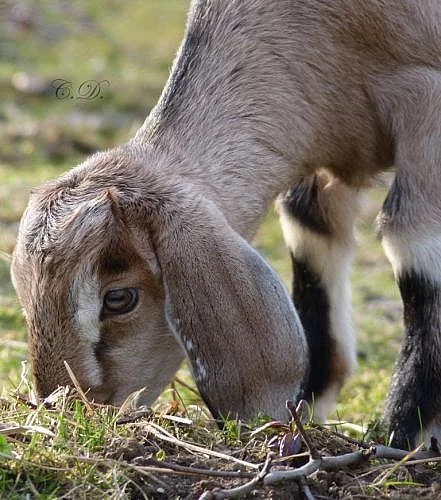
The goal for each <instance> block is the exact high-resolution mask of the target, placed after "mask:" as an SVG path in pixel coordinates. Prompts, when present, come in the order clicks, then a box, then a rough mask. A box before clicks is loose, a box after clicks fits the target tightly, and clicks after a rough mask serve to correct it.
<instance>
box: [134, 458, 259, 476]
mask: <svg viewBox="0 0 441 500" xmlns="http://www.w3.org/2000/svg"><path fill="white" fill-rule="evenodd" d="M149 462H151V463H152V465H146V466H143V465H140V466H136V467H145V468H150V469H151V470H152V472H153V469H154V471H155V472H161V473H177V474H179V475H187V476H189V475H190V476H193V475H196V476H214V477H230V478H247V479H249V478H253V477H254V476H255V474H254V473H252V472H244V471H224V470H211V469H200V468H197V467H186V466H184V465H178V464H173V463H170V462H160V461H159V460H153V459H150V460H149Z"/></svg>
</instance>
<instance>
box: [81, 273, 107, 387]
mask: <svg viewBox="0 0 441 500" xmlns="http://www.w3.org/2000/svg"><path fill="white" fill-rule="evenodd" d="M74 291H75V292H76V295H77V312H76V314H75V321H76V324H77V329H78V334H79V337H80V341H81V342H82V344H83V349H82V352H83V354H84V359H83V360H82V361H83V366H84V367H85V369H86V371H87V380H88V381H89V384H90V385H91V386H98V385H101V384H102V382H103V380H102V370H101V366H100V364H99V363H98V360H97V358H96V355H95V346H96V344H97V343H98V342H99V340H100V321H99V315H100V311H101V300H100V297H99V285H98V281H97V279H96V277H95V276H94V275H93V273H92V272H91V271H90V270H85V271H83V272H82V273H81V274H80V275H79V276H78V277H77V279H76V280H75V284H74Z"/></svg>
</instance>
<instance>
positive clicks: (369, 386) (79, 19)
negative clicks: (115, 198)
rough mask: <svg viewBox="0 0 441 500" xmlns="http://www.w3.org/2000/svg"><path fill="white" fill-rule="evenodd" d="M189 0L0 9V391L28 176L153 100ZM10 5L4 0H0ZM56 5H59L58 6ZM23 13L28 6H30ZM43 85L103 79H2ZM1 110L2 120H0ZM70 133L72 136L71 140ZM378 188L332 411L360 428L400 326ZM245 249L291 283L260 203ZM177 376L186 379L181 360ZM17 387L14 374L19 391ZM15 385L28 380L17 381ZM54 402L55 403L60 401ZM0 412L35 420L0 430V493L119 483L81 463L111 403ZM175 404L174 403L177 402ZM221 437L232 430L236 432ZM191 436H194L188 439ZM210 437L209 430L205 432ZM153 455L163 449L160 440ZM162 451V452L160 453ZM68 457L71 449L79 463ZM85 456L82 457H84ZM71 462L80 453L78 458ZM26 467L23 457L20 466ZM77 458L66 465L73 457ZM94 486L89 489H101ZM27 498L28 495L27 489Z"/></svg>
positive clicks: (109, 419)
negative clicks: (352, 335) (36, 90)
mask: <svg viewBox="0 0 441 500" xmlns="http://www.w3.org/2000/svg"><path fill="white" fill-rule="evenodd" d="M188 3H189V2H188V1H183V0H149V1H145V0H133V1H132V2H130V4H127V5H126V4H125V3H124V2H117V1H116V0H109V1H108V2H106V3H105V8H104V7H103V3H102V2H100V1H98V0H80V1H78V2H74V3H70V4H69V3H65V2H59V1H56V0H52V1H44V2H38V1H37V0H34V1H33V2H30V5H31V7H32V8H33V11H32V12H33V14H32V15H31V20H33V21H32V22H33V23H34V24H33V26H34V27H33V28H30V29H29V28H25V27H22V28H18V27H15V28H14V27H13V26H11V25H8V29H6V28H5V23H6V18H7V17H4V18H2V17H1V16H0V56H3V57H0V92H1V93H2V99H1V100H0V252H2V253H0V395H2V396H3V397H7V394H8V393H9V394H10V393H11V391H13V389H14V388H15V387H17V385H18V384H19V383H20V380H22V377H21V373H22V362H23V361H24V360H25V359H26V344H25V342H26V330H25V325H24V319H23V316H22V313H21V311H20V306H19V304H18V301H17V299H16V297H15V294H14V290H13V287H12V284H11V281H10V278H9V262H8V260H7V258H2V255H10V254H11V252H12V250H13V246H14V241H15V237H16V233H17V228H18V222H19V218H20V216H21V214H22V212H23V210H24V208H25V206H26V202H27V198H28V194H29V191H30V189H31V187H32V186H35V185H38V184H40V183H41V182H43V181H45V180H47V179H50V178H53V177H55V176H56V175H58V174H59V173H61V172H62V171H64V170H66V169H68V168H70V167H71V166H73V165H75V164H76V163H78V162H79V161H81V159H82V158H84V152H82V150H81V148H88V147H90V148H91V149H97V148H104V147H108V146H111V145H113V144H116V143H120V142H122V141H124V140H126V139H127V138H128V137H129V136H130V135H131V134H132V133H133V131H134V130H136V128H137V127H138V126H139V125H140V124H141V123H142V121H143V119H144V117H145V115H146V114H147V112H148V110H149V109H150V108H151V106H152V105H153V104H154V103H155V102H156V100H157V98H158V95H159V93H160V91H161V89H162V86H163V84H164V82H165V80H166V77H167V75H168V71H169V68H170V66H171V62H172V59H173V57H174V53H175V51H176V49H177V47H178V44H179V41H180V38H181V35H182V32H183V29H184V23H185V12H186V10H187V6H188ZM11 5H12V2H8V1H7V2H6V8H7V9H8V8H9V7H8V6H11ZM63 9H65V10H63ZM32 16H33V17H32ZM21 73H24V74H26V75H29V76H30V77H32V78H37V77H38V78H40V79H42V80H43V81H47V82H51V81H52V80H55V79H56V78H63V79H66V80H68V81H71V82H72V88H73V89H74V91H76V90H78V87H79V85H80V84H81V82H83V81H85V80H92V79H93V80H108V81H109V82H110V84H109V85H108V86H106V87H105V88H104V90H103V94H102V97H103V99H95V100H93V101H88V102H81V101H79V100H78V99H66V100H60V99H57V98H56V97H55V96H54V95H53V93H52V94H50V93H42V94H38V95H31V94H27V93H25V92H21V91H17V90H16V89H14V88H13V85H11V82H13V81H15V80H14V79H16V78H17V75H20V74H21ZM3 117H4V119H3ZM78 144H80V145H81V147H80V148H78ZM384 195H385V189H378V190H376V191H374V192H373V194H372V195H371V197H370V198H369V200H368V210H367V214H366V215H365V217H364V218H363V221H362V223H361V224H360V225H359V230H358V232H359V234H358V239H359V243H360V246H359V251H358V253H357V256H356V261H355V267H354V271H353V274H352V285H353V302H354V324H355V328H356V331H357V335H358V339H359V354H360V356H359V365H360V367H359V370H358V372H357V373H356V374H355V375H354V376H353V378H352V379H351V380H350V381H349V382H348V383H347V384H346V386H345V387H344V389H343V392H342V396H341V399H340V402H339V405H338V409H337V412H336V414H335V415H334V416H333V417H335V418H339V419H341V420H343V421H348V422H352V423H356V424H359V425H366V424H368V422H370V421H371V420H375V419H377V418H378V416H379V415H380V414H381V411H382V406H383V402H384V398H385V395H386V392H387V388H388V384H389V379H390V375H391V371H392V369H393V365H394V360H395V357H396V354H397V350H398V347H399V341H400V336H401V331H402V330H401V329H402V327H401V310H400V307H401V306H400V301H399V296H398V292H397V289H396V286H395V284H394V280H393V275H392V271H391V269H390V266H389V264H388V263H387V261H386V259H385V257H384V255H383V253H382V251H381V248H380V244H379V243H378V241H376V238H375V234H374V224H373V222H374V217H375V213H376V211H377V210H378V209H379V207H380V205H381V201H382V199H383V198H384ZM255 243H256V246H257V247H258V249H259V250H260V251H261V252H262V254H263V255H264V256H265V257H266V258H267V259H268V260H269V261H270V262H271V263H272V265H273V266H274V267H275V268H276V270H277V271H278V272H279V274H280V276H281V277H282V278H283V280H284V281H285V282H286V283H287V285H288V286H289V284H290V279H291V278H290V261H289V258H288V254H287V251H286V249H285V246H284V243H283V241H282V236H281V230H280V228H279V226H278V223H277V220H276V216H275V214H274V213H273V212H272V213H270V214H269V215H268V217H267V218H266V220H265V222H264V224H263V226H262V227H261V229H260V231H259V233H258V235H257V238H256V242H255ZM179 377H181V378H183V379H184V380H185V381H186V382H188V379H189V376H188V370H187V369H186V368H185V367H184V368H183V371H182V372H181V373H180V374H179ZM177 386H178V389H179V391H178V392H176V391H175V390H172V389H169V390H168V391H166V393H165V394H164V396H163V398H162V400H161V404H165V403H164V401H167V400H168V401H170V400H173V399H176V398H177V397H178V396H177V394H180V395H181V397H182V402H181V403H184V404H185V405H187V406H189V407H192V404H193V403H194V402H195V400H196V397H195V395H194V393H192V391H191V390H189V389H186V388H185V387H181V386H179V384H177ZM25 389H26V384H25V385H23V381H22V382H21V390H25ZM25 392H26V391H25ZM60 404H62V403H60ZM0 405H1V406H0V423H1V424H5V423H11V422H15V423H20V424H21V425H24V424H26V425H34V426H35V425H39V426H41V427H43V428H45V429H50V430H51V432H52V435H50V436H48V435H46V434H41V433H40V432H37V431H35V429H34V430H32V431H29V432H28V433H26V432H23V433H21V432H19V433H18V434H19V435H18V436H16V437H14V438H12V439H9V438H6V437H5V436H3V435H1V433H0V497H2V495H3V496H4V495H6V496H8V498H24V496H25V494H26V493H29V494H31V495H33V494H34V493H35V491H37V492H40V493H42V495H41V496H39V497H38V498H58V497H59V496H60V495H61V494H62V493H65V492H66V491H70V489H72V491H73V489H74V488H79V491H81V495H83V496H82V497H83V498H86V497H87V498H93V497H96V498H100V497H102V494H103V492H105V491H107V492H108V491H123V490H124V488H127V487H128V486H127V485H129V484H130V481H131V479H130V474H129V473H128V471H127V470H124V469H121V468H117V467H116V466H114V465H106V466H105V467H101V466H99V465H97V463H96V462H95V463H92V462H91V463H88V462H87V460H86V458H87V456H89V455H90V454H97V453H100V452H101V451H102V450H103V449H104V448H105V447H106V446H109V443H110V442H111V439H112V438H113V437H118V438H120V437H121V433H122V434H124V432H128V431H123V430H121V429H120V428H119V427H117V426H116V425H115V423H114V418H115V414H114V411H113V410H111V409H102V410H99V411H98V410H97V411H95V412H94V413H93V414H91V415H88V414H87V410H86V409H85V407H84V405H83V404H80V403H78V404H74V405H73V406H72V407H69V409H66V408H65V407H59V406H58V407H56V409H55V410H48V409H45V408H43V407H39V408H38V409H37V410H32V411H31V410H30V408H29V406H27V405H26V404H25V403H23V402H20V401H18V400H17V399H16V398H15V397H12V399H8V402H7V403H6V402H5V401H4V400H0ZM181 407H182V404H181ZM229 425H230V427H231V428H230V429H229V430H228V432H227V434H228V435H229V436H230V437H229V439H231V440H232V441H234V442H236V443H237V442H239V441H240V429H239V428H238V427H237V425H235V424H234V423H233V424H229ZM199 437H200V436H199ZM216 439H219V438H218V437H216ZM158 452H159V456H161V453H162V451H161V450H158ZM164 453H165V452H164ZM78 457H82V458H81V460H80V459H79V458H78ZM83 459H84V460H83ZM82 460H83V461H82ZM29 464H33V465H32V466H30V465H29ZM73 464H74V465H75V467H73V466H72V465H73ZM100 495H101V496H100ZM35 496H36V497H37V495H35Z"/></svg>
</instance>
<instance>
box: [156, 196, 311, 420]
mask: <svg viewBox="0 0 441 500" xmlns="http://www.w3.org/2000/svg"><path fill="white" fill-rule="evenodd" d="M175 202H176V200H175ZM175 202H174V203H175ZM174 203H169V206H167V203H165V204H161V209H160V214H159V215H158V214H156V215H155V216H154V217H153V218H154V220H155V222H154V223H153V226H152V227H150V232H151V237H152V243H153V246H154V247H155V253H156V255H157V258H158V262H159V266H160V268H161V274H162V279H163V282H164V286H165V291H166V315H167V318H168V321H169V323H170V325H171V327H172V329H173V330H174V332H175V334H176V335H177V337H178V339H179V340H180V341H181V343H182V345H183V348H184V350H185V352H186V354H187V356H188V359H189V361H190V363H191V366H192V369H193V373H194V376H195V380H196V382H197V384H198V387H199V390H200V392H201V394H202V396H203V398H204V400H205V402H206V404H207V406H208V407H209V409H210V410H211V411H212V413H213V414H214V415H215V416H220V415H222V416H226V415H230V416H232V417H236V416H239V417H241V418H250V417H254V416H256V415H257V414H258V413H259V412H262V413H265V414H268V415H271V416H273V417H275V418H283V417H284V416H286V410H285V401H286V400H287V399H293V398H296V397H297V396H298V394H299V391H300V387H301V384H302V382H303V379H304V376H305V372H306V370H307V367H308V354H307V347H306V340H305V337H304V333H303V330H302V327H301V324H300V321H299V319H298V316H297V313H296V311H295V309H294V306H293V304H292V301H291V299H290V297H289V295H288V293H287V290H286V288H285V287H284V285H283V284H282V283H281V281H280V279H279V278H278V277H277V275H276V274H275V272H274V271H273V270H272V269H271V268H270V267H269V265H268V264H266V263H265V261H264V260H263V259H262V258H261V257H260V256H259V254H258V253H257V252H256V251H255V250H254V249H253V248H252V247H251V246H250V245H249V244H248V243H247V242H246V241H245V240H244V239H243V238H241V236H239V234H237V233H236V232H235V231H234V230H233V229H232V228H231V226H230V225H229V224H228V222H227V221H226V219H225V217H224V216H223V214H222V213H221V212H219V210H218V209H217V208H216V207H215V206H214V204H213V203H211V202H209V201H207V200H202V201H200V202H196V201H195V200H192V204H186V206H182V207H176V205H175V204H174Z"/></svg>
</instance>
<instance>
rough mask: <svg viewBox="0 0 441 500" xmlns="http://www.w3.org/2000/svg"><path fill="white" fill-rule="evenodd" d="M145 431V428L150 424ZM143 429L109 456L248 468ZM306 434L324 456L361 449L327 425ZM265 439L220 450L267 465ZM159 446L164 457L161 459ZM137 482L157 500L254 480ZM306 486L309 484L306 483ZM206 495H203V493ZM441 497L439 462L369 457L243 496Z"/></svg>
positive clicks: (141, 478)
mask: <svg viewBox="0 0 441 500" xmlns="http://www.w3.org/2000/svg"><path fill="white" fill-rule="evenodd" d="M146 429H147V428H146ZM146 429H144V430H143V428H142V427H141V428H140V429H139V436H137V438H136V439H133V438H131V439H128V440H121V441H114V442H113V443H112V445H111V446H110V447H109V449H108V450H107V457H109V458H114V459H115V458H116V459H118V460H124V461H126V462H127V463H129V464H132V465H134V466H138V467H139V466H141V467H143V466H144V467H145V466H147V467H165V468H170V467H172V466H176V465H179V466H184V467H187V468H192V469H194V468H195V469H204V470H206V471H207V472H209V471H224V472H225V471H230V472H231V471H245V468H244V467H242V466H240V465H238V464H236V463H234V462H231V461H225V460H221V459H217V458H212V457H209V456H207V455H205V456H204V455H203V454H201V453H194V452H188V451H186V450H185V449H183V448H182V447H177V446H174V445H173V444H169V443H164V442H161V441H157V440H155V438H154V437H152V436H149V434H148V431H146ZM308 435H309V438H310V439H311V441H312V442H313V445H314V447H315V448H316V450H317V451H318V452H319V454H320V456H333V457H334V456H337V455H342V454H345V453H350V452H353V451H357V450H360V447H359V446H357V444H356V442H355V441H353V440H351V439H350V438H349V439H345V438H343V437H340V436H337V435H335V434H334V433H333V432H332V431H329V430H327V429H324V428H320V429H318V428H312V429H309V430H308ZM266 442H267V441H265V440H264V438H263V437H261V438H259V439H255V440H254V441H252V442H250V443H248V445H247V446H246V447H245V448H242V450H241V449H239V448H238V449H235V448H227V447H220V449H218V451H221V452H222V453H226V454H231V455H233V456H236V457H238V458H240V459H242V460H246V461H247V462H253V463H258V464H263V462H264V461H265V457H266V453H267V452H268V451H269V450H268V448H267V446H266ZM158 450H161V453H162V454H163V456H164V457H165V459H164V460H163V461H160V460H159V461H158V455H157V453H158ZM306 451H307V450H306V448H305V446H304V445H302V449H301V453H302V452H303V454H304V456H303V457H300V458H297V459H296V461H291V462H288V463H287V462H285V463H282V462H278V460H276V459H275V460H274V461H273V465H272V466H271V471H275V470H284V469H285V470H286V469H289V468H291V469H292V468H294V467H299V466H301V465H303V464H304V463H306V461H307V460H308V457H307V456H305V453H304V452H306ZM393 466H396V470H394V471H393V472H391V473H390V475H389V476H388V478H387V479H386V480H384V483H386V484H384V483H383V484H376V483H378V482H379V481H380V480H381V478H382V477H383V476H384V474H385V473H386V472H387V471H389V472H390V471H391V468H392V467H393ZM246 472H247V473H248V474H249V473H250V472H252V475H253V476H254V475H256V474H257V472H258V471H252V470H251V469H250V470H247V471H246ZM131 479H132V480H133V483H134V484H136V487H135V486H133V489H132V492H131V498H134V499H138V498H140V499H141V498H145V497H147V498H155V499H188V500H189V499H199V498H201V500H202V499H204V500H211V499H214V498H216V496H215V493H216V491H219V489H224V490H227V489H231V488H236V487H238V486H240V485H243V484H245V483H247V482H248V481H250V478H249V477H248V478H246V477H245V478H230V477H210V476H209V475H207V476H204V475H200V474H199V475H197V474H194V475H190V474H189V473H188V471H187V472H186V473H183V474H182V475H178V474H177V473H176V472H175V473H170V472H165V471H164V472H162V471H160V470H159V471H158V472H157V471H155V472H151V473H150V472H149V474H147V475H145V474H143V473H141V472H140V471H137V470H136V467H135V470H133V474H132V476H131ZM305 484H306V486H304V485H305ZM203 495H204V496H203ZM415 496H418V497H419V498H420V499H431V500H434V499H435V500H436V499H441V467H440V465H439V463H436V462H425V463H423V464H418V465H414V466H407V467H404V466H397V462H393V461H390V460H378V459H375V460H372V459H371V460H368V461H366V462H364V463H362V464H360V465H357V466H349V467H347V468H344V469H341V470H336V471H332V472H326V471H324V470H319V471H317V472H316V473H314V474H312V475H311V476H309V477H307V478H306V479H305V480H304V481H303V484H301V483H299V482H295V481H291V482H285V483H281V484H277V485H274V486H271V487H267V486H263V485H262V484H258V485H256V486H255V488H254V489H253V490H252V491H251V492H249V493H247V494H246V495H245V496H241V497H240V498H253V499H268V500H269V499H271V500H285V499H304V498H306V499H312V498H316V499H372V498H380V499H382V498H385V499H400V500H408V499H412V500H414V499H415Z"/></svg>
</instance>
